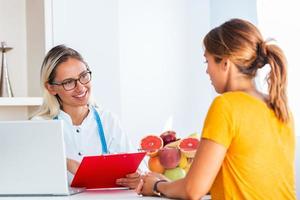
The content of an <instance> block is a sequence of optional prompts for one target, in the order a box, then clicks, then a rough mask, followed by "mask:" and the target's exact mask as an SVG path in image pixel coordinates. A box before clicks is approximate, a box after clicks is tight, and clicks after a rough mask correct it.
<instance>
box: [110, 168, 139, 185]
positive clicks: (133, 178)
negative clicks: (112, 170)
mask: <svg viewBox="0 0 300 200" xmlns="http://www.w3.org/2000/svg"><path fill="white" fill-rule="evenodd" d="M140 180H141V172H140V171H139V170H137V171H136V172H134V173H132V174H127V175H126V177H124V178H120V179H117V181H116V184H118V185H120V186H124V187H129V188H130V189H135V188H136V187H137V186H138V184H139V183H140Z"/></svg>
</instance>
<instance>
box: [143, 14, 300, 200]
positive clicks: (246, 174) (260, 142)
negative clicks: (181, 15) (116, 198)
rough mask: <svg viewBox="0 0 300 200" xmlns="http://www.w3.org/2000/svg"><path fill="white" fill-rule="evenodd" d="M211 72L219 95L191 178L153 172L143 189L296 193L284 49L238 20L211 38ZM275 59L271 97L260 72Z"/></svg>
mask: <svg viewBox="0 0 300 200" xmlns="http://www.w3.org/2000/svg"><path fill="white" fill-rule="evenodd" d="M204 46H205V54H204V57H205V58H206V63H207V70H206V72H207V73H208V75H209V77H210V79H211V83H212V85H213V86H214V88H215V90H216V91H217V93H219V94H220V95H219V96H217V97H216V98H215V99H214V101H213V102H212V104H211V106H210V109H209V111H208V113H207V116H206V120H205V123H204V127H203V131H202V139H201V142H200V146H199V149H198V151H197V153H196V156H195V159H194V162H193V164H192V166H191V168H190V171H189V172H188V174H187V176H186V177H185V178H183V179H181V180H178V181H174V182H167V181H165V180H163V179H159V178H158V177H157V176H155V175H153V174H149V175H146V176H145V177H144V178H143V179H142V180H141V183H140V185H139V187H138V193H140V194H143V195H154V194H157V195H164V196H166V197H172V198H182V199H200V198H201V197H202V196H203V195H205V194H206V193H207V192H208V191H210V193H211V196H212V199H286V200H292V199H296V193H295V180H294V147H295V144H294V143H295V140H294V130H293V120H292V116H291V114H290V113H289V110H288V104H287V95H286V82H287V66H286V59H285V56H284V54H283V52H282V50H281V49H280V48H279V47H278V46H277V45H275V44H270V43H267V42H266V41H264V40H263V38H262V35H261V34H260V32H259V30H258V29H257V28H256V27H255V26H254V25H253V24H251V23H249V22H247V21H244V20H240V19H233V20H230V21H227V22H225V23H224V24H222V25H221V26H219V27H216V28H214V29H212V30H211V31H210V32H209V33H208V34H207V35H206V36H205V38H204ZM266 64H269V66H270V73H269V75H268V77H267V80H268V86H269V87H268V88H269V93H268V95H264V94H262V93H261V92H259V91H258V90H257V88H256V87H255V83H254V77H255V75H256V72H257V70H259V69H260V68H262V67H264V66H266Z"/></svg>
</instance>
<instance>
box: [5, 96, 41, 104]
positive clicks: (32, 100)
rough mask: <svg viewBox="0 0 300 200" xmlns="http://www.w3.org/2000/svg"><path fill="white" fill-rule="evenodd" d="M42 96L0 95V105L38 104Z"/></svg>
mask: <svg viewBox="0 0 300 200" xmlns="http://www.w3.org/2000/svg"><path fill="white" fill-rule="evenodd" d="M42 103H43V99H42V97H0V106H40V105H42Z"/></svg>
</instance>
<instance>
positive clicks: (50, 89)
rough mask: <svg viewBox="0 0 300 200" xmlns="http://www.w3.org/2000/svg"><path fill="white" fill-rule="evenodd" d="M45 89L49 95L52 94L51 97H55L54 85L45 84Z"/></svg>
mask: <svg viewBox="0 0 300 200" xmlns="http://www.w3.org/2000/svg"><path fill="white" fill-rule="evenodd" d="M45 87H46V89H47V90H48V92H49V93H50V94H52V95H53V96H55V95H57V92H56V89H55V85H51V84H49V83H45Z"/></svg>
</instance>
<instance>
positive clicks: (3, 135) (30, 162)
mask: <svg viewBox="0 0 300 200" xmlns="http://www.w3.org/2000/svg"><path fill="white" fill-rule="evenodd" d="M64 146H65V145H64V137H63V123H62V121H60V120H39V121H0V160H1V161H0V162H1V164H0V196H10V195H20V196H23V195H70V194H75V193H78V192H81V191H83V190H84V189H83V188H70V186H69V184H68V178H67V166H66V155H65V148H64Z"/></svg>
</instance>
